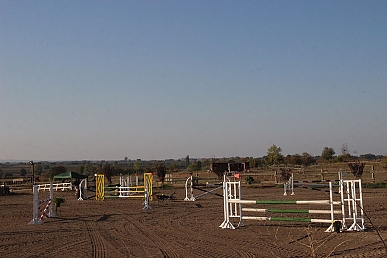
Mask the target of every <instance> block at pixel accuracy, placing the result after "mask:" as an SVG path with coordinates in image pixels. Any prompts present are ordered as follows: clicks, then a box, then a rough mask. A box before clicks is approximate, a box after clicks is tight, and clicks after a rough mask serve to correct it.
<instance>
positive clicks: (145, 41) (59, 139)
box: [0, 0, 387, 160]
mask: <svg viewBox="0 0 387 258" xmlns="http://www.w3.org/2000/svg"><path fill="white" fill-rule="evenodd" d="M386 14H387V2H386V1H310V0H307V1H223V0H222V1H75V0H74V1H7V0H3V1H0V160H7V159H18V160H83V159H87V160H101V159H105V160H118V159H123V158H124V157H128V158H129V159H137V158H141V159H167V158H182V157H185V156H186V155H190V157H197V158H209V157H214V156H215V157H230V156H241V157H245V156H252V157H261V156H264V155H266V152H267V149H268V148H269V147H270V146H271V145H272V144H276V145H277V146H279V147H281V148H282V154H284V155H287V154H296V153H298V154H301V153H303V152H308V153H310V154H312V155H321V152H322V150H323V148H324V147H331V148H334V149H335V151H336V153H338V154H340V153H341V148H342V145H343V144H345V143H346V144H347V145H348V148H349V150H350V153H351V154H356V155H360V154H367V153H372V154H381V155H385V154H387V130H386V128H387V15H386Z"/></svg>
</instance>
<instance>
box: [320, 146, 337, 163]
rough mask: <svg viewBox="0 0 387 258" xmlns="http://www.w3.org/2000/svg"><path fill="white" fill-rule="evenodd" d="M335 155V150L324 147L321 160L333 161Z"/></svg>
mask: <svg viewBox="0 0 387 258" xmlns="http://www.w3.org/2000/svg"><path fill="white" fill-rule="evenodd" d="M334 155H335V150H334V149H333V148H329V147H324V150H323V151H322V153H321V159H322V160H325V161H331V160H332V159H333V156H334Z"/></svg>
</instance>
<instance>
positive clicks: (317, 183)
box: [284, 172, 343, 196]
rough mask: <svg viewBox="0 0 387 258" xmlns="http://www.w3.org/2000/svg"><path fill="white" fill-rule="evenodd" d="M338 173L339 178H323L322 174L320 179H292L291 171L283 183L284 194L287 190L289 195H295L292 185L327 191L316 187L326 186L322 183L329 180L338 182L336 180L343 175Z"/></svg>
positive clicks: (340, 178)
mask: <svg viewBox="0 0 387 258" xmlns="http://www.w3.org/2000/svg"><path fill="white" fill-rule="evenodd" d="M338 174H339V180H325V179H324V176H323V175H322V177H321V180H299V181H295V180H294V174H293V173H292V174H291V176H290V177H289V180H288V181H286V182H285V183H284V196H287V195H288V194H287V192H288V191H289V192H291V195H295V193H294V187H299V188H308V189H310V188H311V189H312V190H318V191H322V192H329V191H324V190H320V189H318V188H317V187H324V186H327V185H324V184H322V183H329V182H333V183H338V182H341V180H342V177H343V175H342V172H338ZM313 187H314V188H313Z"/></svg>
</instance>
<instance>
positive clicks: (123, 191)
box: [95, 173, 153, 209]
mask: <svg viewBox="0 0 387 258" xmlns="http://www.w3.org/2000/svg"><path fill="white" fill-rule="evenodd" d="M152 180H153V174H152V173H144V185H143V186H117V187H116V186H114V187H105V177H104V175H102V174H98V175H96V188H95V189H96V195H95V196H96V200H99V201H102V200H104V199H105V198H106V197H127V198H144V203H143V206H144V207H143V209H151V207H150V205H149V200H152V194H153V191H152V190H153V185H152ZM120 182H121V183H122V181H121V180H120ZM105 189H114V190H118V193H119V195H117V196H105Z"/></svg>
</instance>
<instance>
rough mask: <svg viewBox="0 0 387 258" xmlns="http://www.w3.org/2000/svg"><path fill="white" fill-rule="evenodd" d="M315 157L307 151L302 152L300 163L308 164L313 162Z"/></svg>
mask: <svg viewBox="0 0 387 258" xmlns="http://www.w3.org/2000/svg"><path fill="white" fill-rule="evenodd" d="M315 161H316V160H315V158H314V157H312V155H310V154H309V153H307V152H304V153H302V165H304V166H309V165H311V164H313V163H315Z"/></svg>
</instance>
